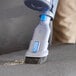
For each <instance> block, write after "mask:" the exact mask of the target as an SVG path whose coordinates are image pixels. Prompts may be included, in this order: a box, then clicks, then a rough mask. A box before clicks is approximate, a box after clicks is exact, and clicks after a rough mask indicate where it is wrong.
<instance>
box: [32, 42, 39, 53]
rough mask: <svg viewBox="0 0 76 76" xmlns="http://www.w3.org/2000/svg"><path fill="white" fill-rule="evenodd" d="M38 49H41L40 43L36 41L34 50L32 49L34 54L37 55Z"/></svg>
mask: <svg viewBox="0 0 76 76" xmlns="http://www.w3.org/2000/svg"><path fill="white" fill-rule="evenodd" d="M38 49H39V41H35V42H34V45H33V48H32V52H33V53H37V52H38Z"/></svg>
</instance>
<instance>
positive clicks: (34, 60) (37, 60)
mask: <svg viewBox="0 0 76 76" xmlns="http://www.w3.org/2000/svg"><path fill="white" fill-rule="evenodd" d="M46 60H47V57H40V58H39V57H26V58H25V63H26V64H42V63H44V62H46Z"/></svg>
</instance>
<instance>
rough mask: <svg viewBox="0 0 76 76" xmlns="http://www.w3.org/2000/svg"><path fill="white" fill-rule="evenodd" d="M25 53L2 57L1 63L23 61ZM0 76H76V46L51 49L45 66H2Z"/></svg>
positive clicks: (61, 46) (0, 57) (58, 46)
mask: <svg viewBox="0 0 76 76" xmlns="http://www.w3.org/2000/svg"><path fill="white" fill-rule="evenodd" d="M24 54H25V51H20V52H15V53H10V54H6V55H1V56H0V63H1V61H11V60H14V59H17V60H18V59H19V60H20V59H23V58H24ZM0 76H76V45H57V46H53V47H52V48H51V49H50V54H49V56H48V60H47V62H46V63H44V64H37V65H32V64H19V65H13V66H11V65H2V64H1V65H0Z"/></svg>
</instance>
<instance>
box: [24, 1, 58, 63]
mask: <svg viewBox="0 0 76 76" xmlns="http://www.w3.org/2000/svg"><path fill="white" fill-rule="evenodd" d="M24 3H25V5H26V6H27V7H29V8H31V9H33V10H37V11H40V12H41V15H40V22H39V24H38V25H37V27H36V28H35V30H34V34H33V37H32V40H31V42H30V45H29V48H28V50H27V52H26V54H25V63H28V64H41V63H44V62H46V60H47V56H48V54H49V51H48V45H49V42H48V41H49V37H52V21H53V19H54V16H55V12H56V8H57V4H58V0H25V1H24ZM50 26H51V27H50Z"/></svg>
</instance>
